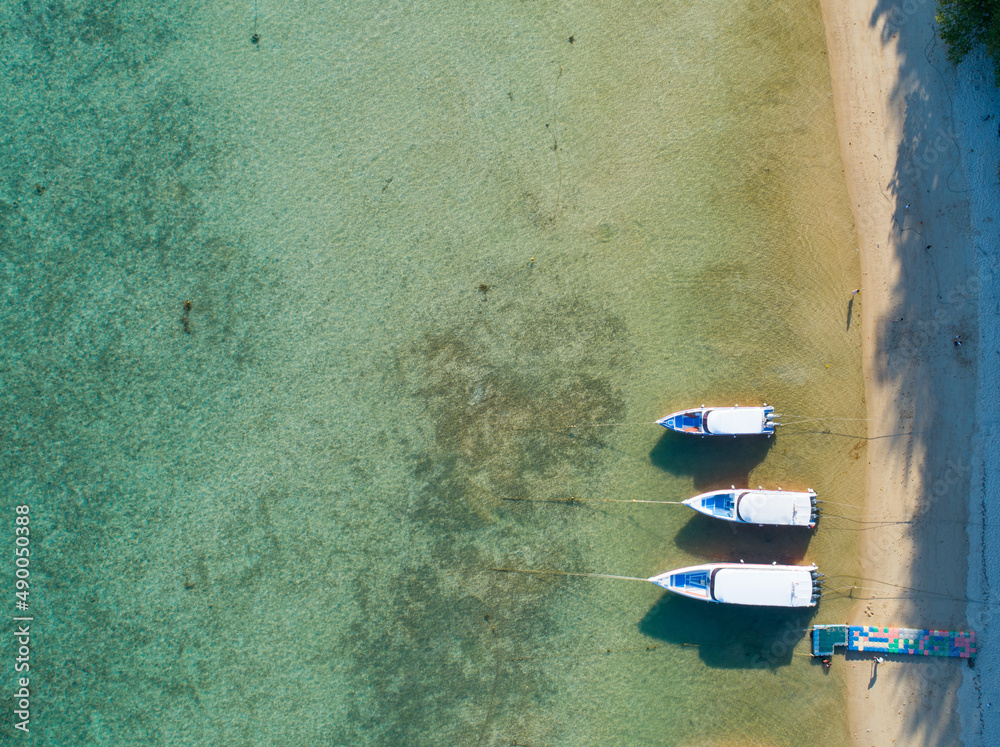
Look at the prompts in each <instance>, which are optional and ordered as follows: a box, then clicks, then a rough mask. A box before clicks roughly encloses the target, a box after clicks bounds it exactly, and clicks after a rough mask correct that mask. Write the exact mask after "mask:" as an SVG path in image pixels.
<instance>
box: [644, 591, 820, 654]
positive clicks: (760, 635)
mask: <svg viewBox="0 0 1000 747" xmlns="http://www.w3.org/2000/svg"><path fill="white" fill-rule="evenodd" d="M817 609H818V608H816V607H807V608H805V609H802V610H791V609H786V608H783V607H782V608H777V607H775V608H771V607H746V606H743V605H729V604H711V603H708V602H699V601H697V600H695V599H687V598H685V597H681V596H677V595H676V594H670V593H667V594H665V595H664V596H663V597H662V598H661V599H660V601H659V602H657V603H656V604H655V605H654V606H653V608H652V609H651V610H650V611H649V612H647V613H646V616H645V617H643V618H642V620H641V621H640V623H639V631H640V632H641V633H642V634H643V635H647V636H650V637H651V638H656V639H658V640H661V641H665V642H667V643H673V644H676V645H680V646H696V647H697V648H698V656H699V657H700V658H701V660H702V661H703V662H704V663H705V665H706V666H709V667H713V668H717V669H774V668H777V667H782V666H787V665H788V664H790V663H791V661H792V656H793V653H792V649H793V648H795V645H796V644H797V643H798V642H799V641H801V640H802V639H803V638H804V637H805V635H806V633H807V632H808V629H809V626H810V624H811V620H812V618H813V616H814V615H815V614H816V610H817Z"/></svg>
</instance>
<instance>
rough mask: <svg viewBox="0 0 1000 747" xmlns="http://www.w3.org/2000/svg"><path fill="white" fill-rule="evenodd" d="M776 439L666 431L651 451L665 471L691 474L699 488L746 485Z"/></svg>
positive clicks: (652, 457) (696, 486)
mask: <svg viewBox="0 0 1000 747" xmlns="http://www.w3.org/2000/svg"><path fill="white" fill-rule="evenodd" d="M773 445H774V438H773V437H771V438H768V437H767V436H740V437H739V438H729V437H725V436H708V437H705V438H701V437H699V436H690V435H685V434H683V433H675V432H673V431H666V432H664V434H663V435H662V436H661V437H660V440H659V441H657V442H656V446H654V447H653V450H652V451H651V452H649V460H650V461H651V462H652V463H653V464H654V465H655V466H657V467H659V468H660V469H662V470H664V471H665V472H672V473H673V474H675V475H690V476H691V477H692V478H693V479H694V486H695V488H696V489H697V490H698V491H699V492H702V491H707V490H715V489H718V488H728V487H729V486H730V485H746V484H747V480H748V479H749V476H750V472H751V471H752V470H753V468H754V467H756V466H757V465H758V464H760V463H761V462H762V461H764V457H765V456H767V452H768V449H770V448H771V447H772V446H773Z"/></svg>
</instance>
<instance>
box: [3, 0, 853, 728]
mask: <svg viewBox="0 0 1000 747" xmlns="http://www.w3.org/2000/svg"><path fill="white" fill-rule="evenodd" d="M453 5H454V4H447V3H439V2H424V3H419V2H418V3H391V2H390V3H361V2H343V3H321V2H306V3H298V4H285V5H272V4H270V3H268V2H262V3H260V4H259V5H258V6H257V8H256V11H255V7H254V6H253V5H251V4H232V3H227V2H213V1H209V2H203V3H199V4H181V3H165V2H154V3H151V4H149V5H147V6H146V7H143V8H142V9H136V8H134V7H132V6H126V5H124V4H110V5H109V4H96V3H94V4H90V3H88V2H87V1H86V0H82V1H81V2H79V3H73V2H63V3H49V4H44V5H43V4H37V3H32V2H28V3H25V4H21V5H18V6H16V7H14V6H10V5H8V6H5V7H4V8H2V9H0V34H2V36H0V38H3V39H4V46H5V48H6V49H7V51H8V53H7V54H6V55H5V56H4V62H3V63H2V64H3V66H4V75H3V76H2V79H0V91H2V93H3V95H4V98H5V101H6V102H7V104H8V105H7V106H6V107H5V108H4V109H3V110H2V112H0V123H2V126H0V132H2V133H4V135H3V136H2V138H0V147H2V155H3V160H4V163H5V164H7V168H6V169H5V170H4V177H3V180H2V183H0V258H2V262H3V266H2V280H3V292H4V302H5V306H4V315H3V317H2V320H3V321H2V325H3V327H2V333H3V344H4V355H3V359H2V362H0V395H2V398H3V399H2V402H3V407H4V418H3V419H2V421H0V422H2V425H0V427H2V428H3V438H2V441H0V474H2V479H3V481H4V487H5V490H4V501H5V504H4V505H5V508H4V510H5V511H6V512H7V513H8V515H9V517H10V518H11V519H12V518H13V506H14V505H15V504H28V505H30V506H31V519H32V524H31V526H32V551H33V555H32V565H31V573H32V576H31V579H32V591H31V597H30V599H31V611H32V613H33V614H34V615H35V616H36V622H35V623H34V624H35V631H36V632H35V637H34V638H33V643H32V645H33V646H34V649H33V654H32V656H33V668H34V669H33V671H34V676H33V679H32V687H33V688H34V690H33V693H34V695H33V709H34V710H33V716H34V720H33V724H32V737H33V740H34V741H36V742H38V743H40V744H43V743H44V744H156V743H161V744H196V743H212V744H216V743H217V744H262V743H268V744H320V743H327V744H428V745H429V744H435V745H437V744H470V745H472V744H480V745H487V744H492V745H508V744H514V743H516V744H523V745H532V746H533V747H539V746H541V745H556V744H574V745H579V744H700V745H703V744H748V743H749V744H803V743H814V744H831V743H837V742H840V741H843V740H844V739H846V728H845V725H844V715H845V714H844V694H843V689H842V683H841V680H840V678H839V676H838V672H837V669H836V668H835V669H834V670H833V672H832V673H831V674H830V675H829V676H827V675H824V674H823V672H822V670H821V668H820V667H817V666H815V665H814V664H813V663H812V662H811V660H810V659H809V658H808V657H807V656H805V655H804V654H805V653H806V651H807V641H806V640H805V639H804V638H803V632H802V631H803V630H804V628H805V627H806V626H807V625H809V624H810V623H811V622H812V621H818V622H831V621H839V620H840V619H841V618H842V617H843V615H844V614H845V611H846V609H847V604H848V602H847V600H845V599H843V598H842V597H838V596H837V595H836V594H832V595H830V596H829V597H828V598H827V599H826V600H824V602H823V604H822V605H821V606H820V607H819V610H818V611H817V612H816V613H815V615H807V614H788V613H786V612H761V611H753V610H750V611H747V610H745V609H744V610H727V609H719V608H718V607H707V606H706V605H700V604H698V603H695V602H689V601H688V600H683V599H678V598H672V597H666V596H664V595H663V593H662V592H661V591H660V590H658V589H657V588H656V587H653V586H652V585H649V584H640V583H636V582H626V581H611V580H599V579H590V578H579V577H562V576H537V577H532V576H529V575H524V574H502V573H498V572H496V571H494V570H491V569H492V568H497V567H502V568H511V567H515V568H527V569H549V570H566V571H583V572H597V573H611V574H619V575H628V576H639V577H647V576H651V575H654V574H655V573H659V572H662V571H664V570H667V569H669V568H671V567H676V566H678V565H685V564H689V563H694V562H700V561H705V560H711V559H718V560H733V559H739V558H744V559H746V560H747V561H762V562H770V561H772V560H777V561H786V562H797V561H798V560H800V559H802V558H805V559H806V560H808V561H815V562H817V563H819V564H820V566H821V570H823V571H824V572H826V573H827V574H829V575H834V574H850V573H852V572H854V570H855V541H856V533H855V532H854V531H851V530H850V524H846V523H843V522H841V523H839V524H838V523H837V521H836V520H830V521H826V522H824V523H823V524H822V525H821V527H820V529H819V530H818V531H817V533H816V534H815V535H814V536H812V537H809V536H807V535H803V534H790V533H787V532H780V531H776V530H747V529H741V530H740V531H733V530H732V529H731V528H730V527H728V526H718V525H715V524H712V523H711V522H708V521H707V520H706V521H702V520H700V519H699V518H695V517H692V516H691V515H690V513H689V512H687V509H684V508H683V507H677V506H647V505H638V506H636V505H625V504H621V503H610V502H607V503H602V502H588V503H573V504H570V503H567V502H565V501H564V500H562V499H565V498H568V497H570V496H573V497H579V498H591V499H593V498H604V499H616V500H621V499H632V498H636V499H641V500H668V501H669V500H682V499H683V498H686V497H688V496H689V495H691V494H692V493H693V492H696V491H699V490H708V489H712V488H715V487H720V486H726V485H728V484H730V483H732V482H736V481H739V482H741V483H744V484H754V485H756V484H761V483H767V484H781V485H784V486H786V487H790V488H791V487H813V488H815V489H816V490H817V491H819V492H820V493H821V494H822V496H823V497H826V498H828V499H829V500H831V501H839V502H844V503H858V502H860V499H861V495H860V491H861V488H862V479H861V476H862V468H861V465H862V464H863V462H864V447H863V443H862V442H860V441H859V440H858V439H857V438H855V437H854V435H855V434H859V433H863V432H864V429H863V428H861V427H858V424H857V423H854V422H852V421H850V420H844V421H837V422H831V421H825V422H816V423H812V424H807V425H803V426H797V427H789V428H788V429H787V430H785V431H783V432H781V433H780V434H779V436H778V437H776V438H775V439H773V440H770V441H767V442H766V443H762V444H749V445H748V444H742V443H729V442H726V443H724V444H718V443H714V442H713V443H708V442H707V441H701V440H698V441H690V440H684V439H672V438H669V437H668V436H667V435H666V434H665V433H664V432H663V430H662V429H660V428H658V427H657V426H655V425H652V424H651V423H652V421H653V420H655V419H656V418H657V417H660V416H662V415H663V414H666V413H667V412H669V411H671V410H675V409H679V408H681V407H684V406H689V405H697V404H701V403H702V402H717V403H730V402H735V401H738V402H741V403H752V402H759V401H762V400H766V401H768V402H771V403H774V404H776V405H777V406H778V409H779V411H783V412H786V413H791V414H794V415H800V416H802V415H806V416H811V415H830V414H831V413H832V414H835V415H836V416H837V417H841V418H862V417H864V404H863V401H862V389H861V377H860V354H859V336H858V326H857V320H858V315H859V313H860V311H861V309H860V306H859V307H856V308H854V309H853V310H852V311H853V316H854V319H853V321H852V324H851V326H850V328H848V326H847V300H848V298H849V297H850V291H851V289H853V288H854V287H856V286H857V285H858V276H859V270H858V264H857V254H856V251H855V240H854V232H853V226H852V223H851V216H850V211H849V205H848V203H847V197H846V190H845V188H844V185H843V179H842V174H841V169H840V159H839V155H838V151H837V144H836V134H835V131H834V124H833V111H832V104H831V100H830V86H829V79H828V75H829V73H828V66H827V61H826V57H825V44H824V40H823V29H822V23H821V19H820V14H819V9H818V7H817V6H816V5H815V4H813V3H810V2H801V1H800V0H789V1H788V2H778V3H772V2H768V3H764V2H737V3H731V4H717V3H710V2H695V3H688V2H684V3H681V2H676V3H670V2H667V3H658V4H655V5H648V4H633V3H625V2H615V3H611V4H608V5H605V6H599V7H593V6H592V5H590V4H556V3H547V2H524V3H516V4H510V3H506V4H496V3H489V2H478V1H477V2H471V3H464V4H459V5H458V6H455V7H452V6H453ZM255 14H256V19H255ZM255 28H256V30H257V33H258V34H259V35H260V39H259V43H258V44H257V45H254V44H253V43H252V42H251V40H250V37H251V35H252V34H253V33H254V29H255ZM186 302H190V307H189V309H187V310H185V303H186ZM613 423H620V424H623V425H616V426H612V425H608V424H613ZM512 497H517V498H529V499H532V500H522V501H509V500H504V499H505V498H512ZM539 499H544V500H539ZM546 501H551V502H546ZM849 512H850V509H844V513H849ZM3 526H4V531H3V533H0V541H2V542H3V543H5V544H4V546H5V547H13V534H12V527H11V522H8V521H6V520H5V521H4V522H3ZM2 552H3V553H4V555H3V556H4V557H9V555H8V554H7V551H6V550H3V551H2ZM6 570H7V566H5V571H6ZM4 578H7V579H8V580H9V581H8V582H9V584H10V585H11V588H12V587H13V578H12V576H11V574H10V573H9V572H6V573H5V575H4ZM847 583H849V582H844V585H846V584H847ZM830 585H831V586H835V585H836V584H835V583H832V584H830ZM11 594H12V592H11ZM12 666H13V657H12V655H9V656H8V655H5V658H4V660H3V669H2V670H0V671H2V672H3V676H4V680H3V684H2V685H0V686H2V687H4V688H7V687H8V686H9V685H8V683H9V684H10V686H12V684H13V679H14V674H13V672H12V671H11V669H12ZM6 718H9V716H7V717H6ZM5 728H8V729H9V728H10V727H9V726H8V727H5Z"/></svg>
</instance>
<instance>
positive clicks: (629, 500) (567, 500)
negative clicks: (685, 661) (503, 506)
mask: <svg viewBox="0 0 1000 747" xmlns="http://www.w3.org/2000/svg"><path fill="white" fill-rule="evenodd" d="M500 500H502V501H531V502H533V503H576V502H577V501H594V502H601V503H661V504H663V505H669V506H683V505H684V501H643V500H639V499H638V498H574V497H573V496H570V497H569V498H516V497H512V496H503V497H502V498H501V499H500Z"/></svg>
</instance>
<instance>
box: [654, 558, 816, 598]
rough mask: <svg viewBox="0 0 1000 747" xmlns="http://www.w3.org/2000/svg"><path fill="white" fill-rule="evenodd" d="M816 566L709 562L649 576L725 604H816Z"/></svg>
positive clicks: (666, 586) (662, 584) (677, 590)
mask: <svg viewBox="0 0 1000 747" xmlns="http://www.w3.org/2000/svg"><path fill="white" fill-rule="evenodd" d="M820 575H821V574H820V573H819V571H817V570H816V566H815V565H777V564H772V565H755V564H752V563H708V564H707V565H693V566H690V567H688V568H678V569H676V570H673V571H668V572H666V573H661V574H660V575H659V576H653V578H651V579H649V580H650V581H652V582H653V583H654V584H656V585H657V586H660V587H662V588H664V589H667V590H668V591H672V592H674V593H675V594H681V595H683V596H686V597H691V598H692V599H701V600H703V601H706V602H720V603H722V604H744V605H751V606H755V607H815V606H816V604H817V603H818V602H819V597H820V594H821V588H820V587H821V584H822V582H821V581H820V580H819V577H820Z"/></svg>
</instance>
